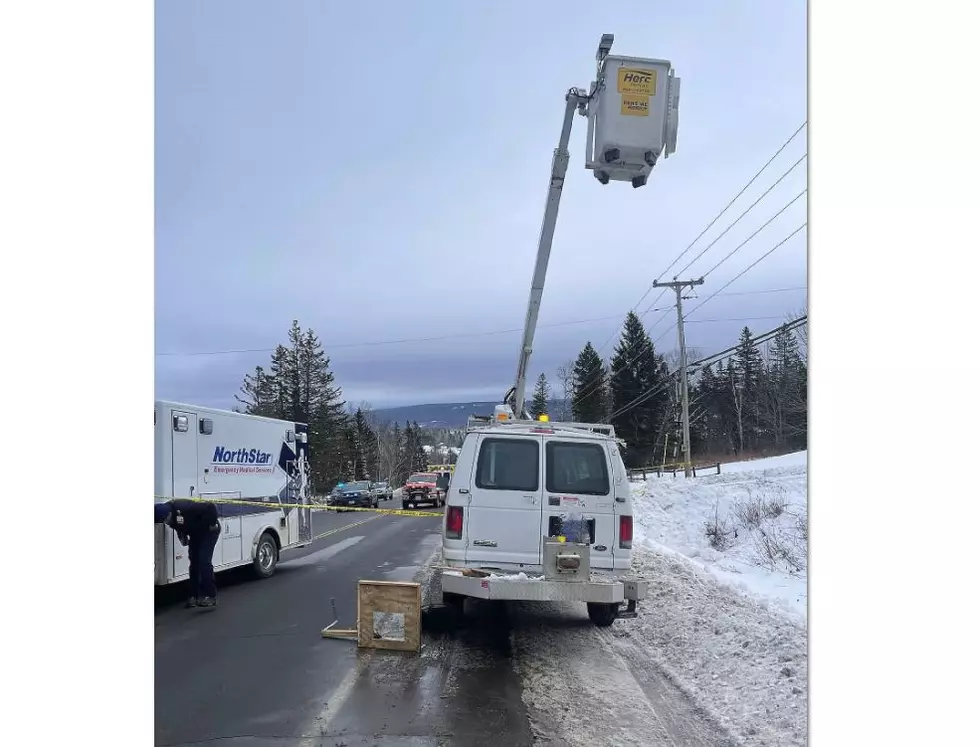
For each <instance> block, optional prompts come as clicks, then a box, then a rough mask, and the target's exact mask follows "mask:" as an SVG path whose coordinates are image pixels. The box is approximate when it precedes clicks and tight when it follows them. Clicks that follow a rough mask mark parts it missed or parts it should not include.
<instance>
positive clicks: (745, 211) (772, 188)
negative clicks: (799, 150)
mask: <svg viewBox="0 0 980 747" xmlns="http://www.w3.org/2000/svg"><path fill="white" fill-rule="evenodd" d="M804 158H806V153H804V154H803V155H802V156H801V157H800V160H799V161H797V162H796V163H794V164H793V165H792V166H790V167H789V168H788V169H787V170H786V171H785V172H784V173H783V175H782V176H781V177H779V178H778V179H777V180H776V181H775V182H773V183H772V185H771V186H770V187H769V189H767V190H766V191H765V192H763V193H762V194H761V195H759V199H757V200H756V201H755V202H753V203H752V204H751V205H749V206H748V207H747V208H745V210H744V211H743V212H742V214H741V215H740V216H738V217H737V218H736V219H735V220H733V221H732V222H731V223H729V224H728V227H727V228H725V230H724V231H722V232H721V233H720V234H718V235H717V236H715V238H714V240H713V241H712V242H711V243H710V244H708V245H707V246H706V247H705V248H704V249H702V250H701V251H700V253H699V254H698V256H696V257H695V258H694V259H692V260H691V261H690V262H688V263H687V264H686V265H684V267H682V268H681V269H680V270H679V271H678V273H677V274H678V275H682V274H684V273H685V272H687V270H688V269H689V268H690V267H691V265H693V264H694V263H695V262H697V261H698V260H699V259H701V257H703V256H704V255H705V253H706V252H707V251H708V250H709V249H711V247H713V246H714V245H715V244H717V243H718V242H719V241H720V240H721V238H722V237H723V236H724V235H725V234H726V233H728V232H729V231H730V230H731V229H732V228H734V227H735V225H736V224H737V223H738V222H739V221H740V220H742V218H744V217H745V216H746V215H748V214H749V211H750V210H752V208H754V207H755V206H756V205H758V204H759V203H760V202H762V200H763V199H764V198H765V196H766V195H767V194H769V193H770V192H772V191H773V190H774V189H775V188H776V186H777V185H778V184H779V183H780V182H781V181H782V180H783V179H785V178H786V177H787V176H789V174H790V172H791V171H792V170H793V169H795V168H796V167H797V166H799V165H800V164H801V163H803V159H804ZM804 191H806V190H804ZM796 199H799V196H797V198H796ZM793 202H796V200H794V201H793ZM790 204H792V203H790ZM785 209H786V208H783V210H785ZM780 212H782V210H781V211H780ZM776 215H779V213H776ZM774 217H775V216H774ZM753 235H754V234H753ZM749 238H751V237H749ZM705 275H707V273H705Z"/></svg>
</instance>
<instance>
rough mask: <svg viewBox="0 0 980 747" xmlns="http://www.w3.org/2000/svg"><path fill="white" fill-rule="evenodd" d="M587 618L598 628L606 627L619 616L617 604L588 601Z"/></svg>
mask: <svg viewBox="0 0 980 747" xmlns="http://www.w3.org/2000/svg"><path fill="white" fill-rule="evenodd" d="M588 608H589V619H590V620H591V621H592V622H594V623H595V624H596V625H597V626H599V627H600V628H608V627H609V626H610V625H612V624H613V623H614V622H615V621H616V618H617V617H619V605H618V604H605V603H604V602H589V603H588Z"/></svg>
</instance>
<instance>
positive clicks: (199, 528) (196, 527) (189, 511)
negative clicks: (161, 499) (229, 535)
mask: <svg viewBox="0 0 980 747" xmlns="http://www.w3.org/2000/svg"><path fill="white" fill-rule="evenodd" d="M170 506H171V508H172V509H173V510H172V511H171V514H170V521H169V522H168V524H169V525H170V526H171V527H172V528H173V530H174V531H176V532H178V533H180V534H185V535H198V534H203V533H205V532H209V531H213V530H214V528H215V527H217V526H218V507H217V506H215V505H214V504H213V503H199V502H198V501H189V500H187V499H186V498H175V499H174V500H172V501H170Z"/></svg>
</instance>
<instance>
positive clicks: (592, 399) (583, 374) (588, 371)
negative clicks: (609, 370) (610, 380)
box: [572, 342, 606, 423]
mask: <svg viewBox="0 0 980 747" xmlns="http://www.w3.org/2000/svg"><path fill="white" fill-rule="evenodd" d="M573 378H574V389H573V393H572V416H573V417H574V418H575V419H576V420H577V421H579V422H582V423H598V422H601V421H602V418H603V414H604V411H605V407H604V397H605V392H604V389H605V387H606V381H605V376H604V369H603V365H602V358H600V357H599V354H598V353H597V352H596V350H595V348H594V347H592V343H591V342H587V343H585V347H584V348H582V352H581V353H579V355H578V358H577V359H576V361H575V369H574V372H573Z"/></svg>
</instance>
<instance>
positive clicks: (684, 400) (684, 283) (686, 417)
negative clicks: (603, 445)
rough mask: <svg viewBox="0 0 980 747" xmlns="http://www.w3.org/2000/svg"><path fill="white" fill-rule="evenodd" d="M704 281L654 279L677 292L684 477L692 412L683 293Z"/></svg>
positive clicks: (687, 467)
mask: <svg viewBox="0 0 980 747" xmlns="http://www.w3.org/2000/svg"><path fill="white" fill-rule="evenodd" d="M702 283H704V278H703V277H702V278H698V279H697V280H674V281H672V282H669V283H661V282H659V281H657V280H654V281H653V287H654V288H672V289H673V290H674V292H675V293H676V294H677V344H678V345H679V346H680V349H681V363H680V369H679V372H680V375H681V434H682V436H683V441H684V477H690V476H691V413H690V403H689V402H688V389H687V345H686V344H685V342H684V309H683V303H684V297H683V296H682V295H681V294H682V292H683V291H684V289H685V288H692V289H693V288H694V286H696V285H701V284H702Z"/></svg>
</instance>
